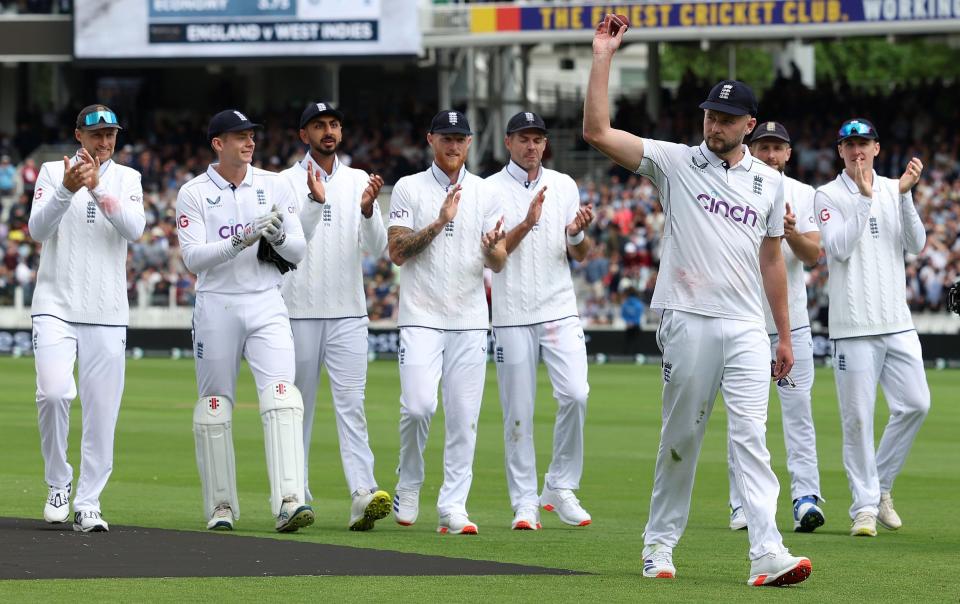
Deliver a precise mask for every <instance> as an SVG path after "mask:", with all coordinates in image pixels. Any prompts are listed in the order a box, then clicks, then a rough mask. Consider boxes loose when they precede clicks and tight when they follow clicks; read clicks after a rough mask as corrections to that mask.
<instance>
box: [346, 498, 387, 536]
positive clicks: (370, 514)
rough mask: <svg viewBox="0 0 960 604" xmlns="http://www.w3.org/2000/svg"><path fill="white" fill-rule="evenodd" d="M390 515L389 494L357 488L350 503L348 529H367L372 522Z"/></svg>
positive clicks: (370, 527)
mask: <svg viewBox="0 0 960 604" xmlns="http://www.w3.org/2000/svg"><path fill="white" fill-rule="evenodd" d="M389 515H390V495H389V494H387V492H386V491H374V492H373V493H371V492H370V490H369V489H357V492H356V494H354V496H353V503H352V504H350V530H351V531H369V530H370V529H372V528H373V524H374V523H375V522H376V521H377V520H380V519H381V518H386V517H387V516H389Z"/></svg>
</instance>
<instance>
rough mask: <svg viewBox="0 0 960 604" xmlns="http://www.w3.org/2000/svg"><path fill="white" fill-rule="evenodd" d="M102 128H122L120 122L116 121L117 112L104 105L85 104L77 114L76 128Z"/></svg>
mask: <svg viewBox="0 0 960 604" xmlns="http://www.w3.org/2000/svg"><path fill="white" fill-rule="evenodd" d="M103 128H116V129H117V130H123V128H121V127H120V122H119V121H117V114H116V113H114V112H113V109H111V108H109V107H107V106H106V105H99V104H97V105H87V106H86V107H84V108H83V109H81V110H80V113H78V114H77V129H79V130H102V129H103Z"/></svg>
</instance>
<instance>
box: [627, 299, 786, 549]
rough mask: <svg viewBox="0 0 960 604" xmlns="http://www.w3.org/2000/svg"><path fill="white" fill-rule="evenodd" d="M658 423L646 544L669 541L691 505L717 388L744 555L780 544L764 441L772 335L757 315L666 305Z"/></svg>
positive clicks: (660, 333)
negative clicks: (742, 523)
mask: <svg viewBox="0 0 960 604" xmlns="http://www.w3.org/2000/svg"><path fill="white" fill-rule="evenodd" d="M657 336H658V344H659V345H660V348H661V350H662V351H663V382H664V384H663V428H662V429H661V432H660V449H659V450H658V452H657V464H656V471H655V474H654V481H653V495H652V496H651V498H650V519H649V520H648V521H647V526H646V529H645V530H644V540H643V542H644V544H645V545H653V544H657V543H659V544H662V545H666V546H668V547H675V546H676V545H677V543H678V542H679V541H680V536H681V535H682V534H683V531H684V529H685V528H686V525H687V518H688V516H689V513H690V496H691V493H692V491H693V479H694V474H695V472H696V466H697V457H698V456H699V455H700V446H701V444H702V443H703V435H704V431H705V430H706V427H707V421H708V420H709V419H710V412H711V411H712V410H713V403H714V400H715V399H716V397H717V392H718V391H719V392H720V393H722V394H723V401H724V404H725V405H726V408H727V418H728V419H727V431H728V433H729V442H730V453H731V459H732V464H731V465H732V467H733V475H734V479H735V480H736V483H737V487H738V489H739V490H740V492H741V493H742V494H743V511H744V513H745V514H746V517H747V531H748V536H749V539H750V559H751V560H756V559H757V558H759V557H761V556H763V555H765V554H767V553H771V552H774V553H780V552H782V551H783V550H784V547H783V539H782V538H781V536H780V532H779V531H778V530H777V525H776V520H775V516H776V511H777V496H778V495H779V494H780V485H779V484H778V483H777V477H776V475H775V474H774V473H773V470H771V469H770V453H769V452H768V451H767V445H766V435H765V433H766V422H767V403H768V399H769V393H770V354H769V350H770V339H769V338H768V337H767V333H766V330H765V329H764V326H763V324H762V323H760V322H757V323H752V322H749V321H738V320H733V319H723V318H718V317H708V316H704V315H698V314H694V313H689V312H683V311H677V310H666V311H664V313H663V318H662V319H661V322H660V329H659V331H658V334H657Z"/></svg>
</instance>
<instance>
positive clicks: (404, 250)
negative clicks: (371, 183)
mask: <svg viewBox="0 0 960 604" xmlns="http://www.w3.org/2000/svg"><path fill="white" fill-rule="evenodd" d="M460 188H461V187H460V185H456V186H453V187H450V191H449V192H448V193H447V198H446V199H444V200H443V205H442V206H440V214H439V216H437V219H436V220H434V221H433V222H431V223H430V224H428V225H427V226H426V227H424V228H423V229H421V230H419V231H414V230H413V228H411V227H410V226H405V225H401V224H395V223H394V220H396V219H397V217H400V216H404V217H408V216H409V213H410V210H409V209H408V208H407V207H406V198H405V197H404V194H405V193H404V191H403V190H400V191H398V190H397V188H394V190H393V195H394V196H393V198H391V200H390V215H391V226H390V228H389V229H387V248H388V249H389V252H390V260H392V261H393V263H394V264H396V265H397V266H403V263H404V262H406V261H407V260H409V259H410V258H413V257H414V256H416V255H417V254H419V253H420V252H422V251H423V250H425V249H427V246H428V245H430V243H432V242H433V240H434V239H435V238H436V236H437V235H439V234H440V231H442V230H443V227H444V225H445V224H447V223H448V222H450V221H451V220H453V219H454V218H455V217H456V215H457V208H458V207H459V206H460ZM407 224H412V223H410V222H407Z"/></svg>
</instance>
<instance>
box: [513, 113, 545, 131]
mask: <svg viewBox="0 0 960 604" xmlns="http://www.w3.org/2000/svg"><path fill="white" fill-rule="evenodd" d="M521 130H540V131H542V132H543V133H544V134H546V133H547V124H546V123H545V122H544V121H543V118H542V117H540V116H539V115H537V114H536V113H534V112H532V111H521V112H520V113H518V114H516V115H515V116H513V117H511V118H510V121H509V122H507V134H513V133H514V132H520V131H521Z"/></svg>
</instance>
